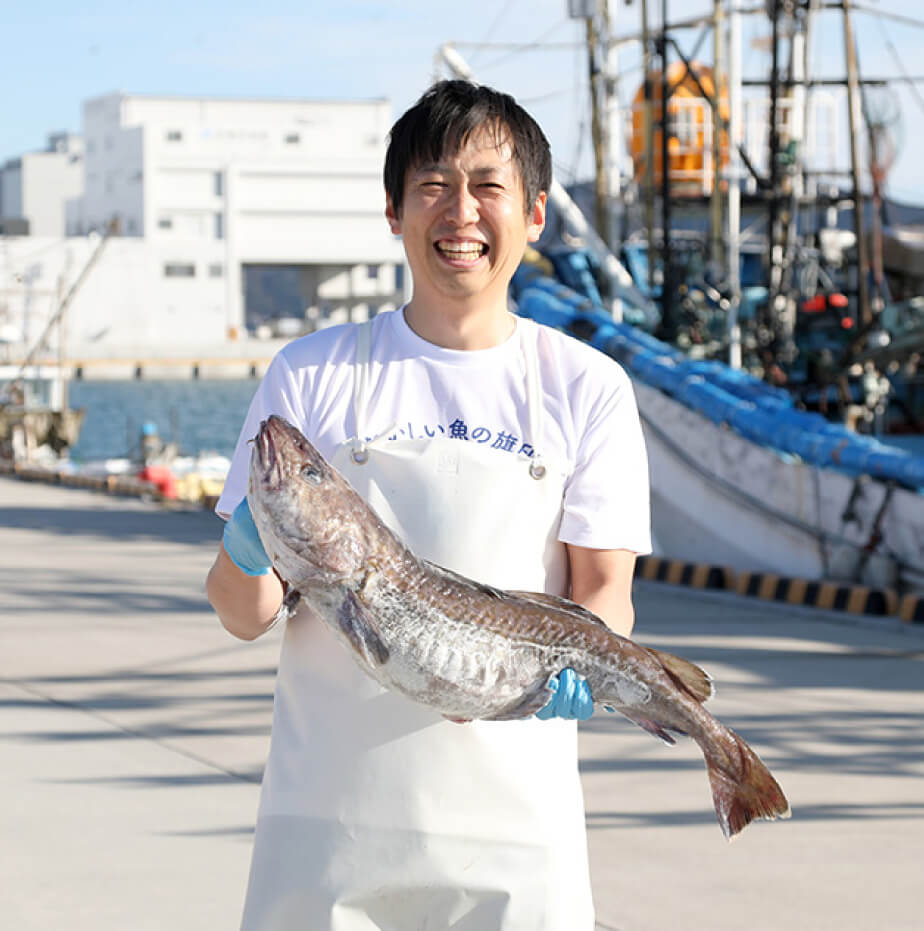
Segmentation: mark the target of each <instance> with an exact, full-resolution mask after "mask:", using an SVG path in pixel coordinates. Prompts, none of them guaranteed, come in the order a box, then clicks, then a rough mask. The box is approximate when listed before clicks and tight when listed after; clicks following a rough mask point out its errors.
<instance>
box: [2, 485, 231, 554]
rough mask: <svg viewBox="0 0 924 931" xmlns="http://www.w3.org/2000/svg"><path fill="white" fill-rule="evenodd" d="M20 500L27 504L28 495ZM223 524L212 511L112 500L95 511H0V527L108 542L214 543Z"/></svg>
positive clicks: (51, 508)
mask: <svg viewBox="0 0 924 931" xmlns="http://www.w3.org/2000/svg"><path fill="white" fill-rule="evenodd" d="M23 497H24V498H25V499H26V500H28V492H27V491H24V494H23ZM223 526H224V522H223V521H222V520H221V518H220V517H217V516H216V515H215V514H213V513H212V512H211V511H205V510H201V511H200V510H189V511H185V510H184V511H169V510H165V509H161V508H156V507H139V506H138V505H137V504H136V503H134V502H129V501H126V502H125V506H124V507H119V506H118V504H117V503H116V502H114V501H113V500H112V499H108V498H107V499H105V506H101V507H100V508H99V509H97V508H86V507H84V508H70V507H68V508H60V509H58V508H53V507H29V506H28V505H24V506H17V507H2V508H0V527H5V528H10V529H13V530H37V531H43V532H51V533H58V534H79V535H82V536H99V537H105V538H106V539H110V540H144V539H153V540H169V541H171V542H173V543H191V544H199V543H214V544H215V546H216V548H217V546H218V541H219V540H220V539H221V529H222V527H223Z"/></svg>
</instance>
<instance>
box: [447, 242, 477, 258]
mask: <svg viewBox="0 0 924 931" xmlns="http://www.w3.org/2000/svg"><path fill="white" fill-rule="evenodd" d="M436 248H437V249H439V250H440V252H442V253H444V254H446V255H451V256H453V257H454V258H463V259H474V258H478V256H480V255H483V254H484V253H485V250H486V246H485V245H484V243H480V242H438V243H437V244H436Z"/></svg>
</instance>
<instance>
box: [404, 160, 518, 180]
mask: <svg viewBox="0 0 924 931" xmlns="http://www.w3.org/2000/svg"><path fill="white" fill-rule="evenodd" d="M455 171H456V169H455V168H453V167H452V166H451V165H440V164H437V163H435V162H434V163H432V164H428V165H419V166H418V167H417V168H415V169H413V172H412V173H413V174H414V175H426V174H432V173H443V174H446V173H454V172H455ZM503 173H504V166H503V165H485V166H483V167H480V168H479V167H475V168H473V169H472V170H471V171H470V172H469V174H470V175H478V176H479V177H483V176H485V175H499V174H503Z"/></svg>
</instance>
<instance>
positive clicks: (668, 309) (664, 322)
mask: <svg viewBox="0 0 924 931" xmlns="http://www.w3.org/2000/svg"><path fill="white" fill-rule="evenodd" d="M658 52H659V54H660V56H661V231H662V232H661V266H662V276H661V330H662V333H663V335H664V337H665V338H667V339H668V340H671V339H673V338H674V336H675V335H676V333H675V321H674V309H673V298H674V275H673V259H672V256H671V245H670V235H671V173H670V131H671V121H670V110H669V108H668V103H669V101H670V96H671V87H670V82H669V81H668V78H667V66H668V54H667V0H661V34H660V36H659V37H658Z"/></svg>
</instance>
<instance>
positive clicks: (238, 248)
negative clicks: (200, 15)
mask: <svg viewBox="0 0 924 931" xmlns="http://www.w3.org/2000/svg"><path fill="white" fill-rule="evenodd" d="M390 126H391V107H390V104H389V103H388V101H386V100H369V101H318V100H256V99H253V100H250V99H221V98H181V97H156V96H138V95H125V94H120V93H114V94H108V95H105V96H102V97H97V98H94V99H91V100H88V101H86V102H85V103H84V106H83V127H82V128H83V137H82V138H83V169H84V172H83V187H82V193H81V194H80V196H77V197H74V196H73V192H72V191H70V190H65V189H64V188H63V187H58V188H55V187H54V186H51V187H50V188H46V191H45V196H46V199H47V200H50V201H56V202H57V203H58V204H59V206H60V205H62V204H64V205H66V216H67V221H66V233H67V237H68V238H67V239H62V240H61V241H60V242H59V243H57V244H56V243H55V242H54V241H52V240H45V239H43V240H39V239H36V238H33V237H31V236H25V237H22V236H4V237H0V277H2V278H3V279H4V282H5V283H4V284H3V286H2V289H0V290H2V297H0V324H2V327H3V329H4V332H5V333H7V334H9V333H11V332H13V331H15V330H16V329H17V327H18V326H19V323H20V318H21V320H22V325H21V330H22V339H23V341H24V342H28V340H29V339H30V338H33V337H34V336H35V333H36V332H38V331H40V330H41V325H40V319H39V318H40V317H42V316H44V314H42V313H39V312H38V311H39V307H40V306H43V307H44V306H47V307H48V308H49V312H50V308H51V307H52V306H54V303H55V301H54V298H53V295H54V294H58V295H60V294H62V293H66V291H67V289H68V287H69V286H70V285H71V284H72V283H73V281H74V280H76V278H77V276H78V274H79V273H80V270H81V267H82V264H83V262H84V261H85V259H86V258H87V257H88V256H89V255H90V254H91V253H92V242H93V236H94V235H95V234H104V233H105V231H106V230H107V229H110V230H111V231H112V233H111V235H110V237H109V239H108V240H107V243H106V247H105V249H104V250H103V252H102V253H101V255H100V258H99V261H98V262H97V263H96V264H95V266H94V267H93V269H92V270H91V271H90V272H89V273H88V274H87V276H86V278H85V281H84V282H83V283H82V284H81V286H80V288H79V290H78V292H77V293H76V294H75V296H74V299H73V303H72V304H71V305H70V307H69V308H68V311H67V323H66V332H67V344H68V355H69V356H70V357H71V358H73V359H75V360H77V359H79V358H83V357H86V358H91V357H94V356H96V357H102V356H105V355H108V356H110V357H122V356H127V355H134V356H139V358H140V357H141V355H140V354H142V353H144V352H147V355H148V356H149V357H152V358H156V357H158V356H160V357H163V356H164V355H167V354H170V353H172V354H173V355H174V356H176V357H179V356H183V355H187V356H188V355H190V354H199V355H202V354H203V353H204V352H206V350H207V349H208V347H212V348H216V349H217V348H219V347H221V346H222V345H224V347H225V349H227V348H228V344H229V343H230V344H234V343H242V342H244V341H245V340H246V339H247V337H248V335H250V336H252V335H253V334H254V332H256V333H257V334H258V335H266V334H267V333H268V332H271V331H272V332H274V333H276V334H279V332H280V330H282V332H283V333H284V334H286V335H291V334H293V333H294V332H296V331H297V330H298V329H299V328H302V329H311V328H313V327H316V326H323V325H326V324H329V323H335V322H340V321H345V320H361V319H365V318H366V317H367V316H369V315H371V314H374V313H375V312H377V311H379V310H382V309H387V308H391V307H394V306H395V305H396V304H397V303H399V302H400V300H401V299H402V296H403V291H404V264H403V263H404V255H403V250H402V248H401V244H400V242H399V241H398V240H397V239H396V238H395V237H393V236H392V234H391V233H390V231H389V229H388V225H387V223H386V221H385V218H384V209H385V196H384V192H383V187H382V164H383V160H384V154H385V143H386V137H387V133H388V130H389V128H390ZM30 240H31V242H30ZM36 255H38V256H39V257H40V258H39V259H38V260H35V259H34V258H30V260H29V262H28V263H27V264H28V267H26V265H22V263H23V262H25V261H26V259H25V257H34V256H36ZM20 257H22V259H21V258H20ZM20 265H22V267H20ZM19 292H21V293H19ZM279 318H286V319H284V320H280V319H279ZM283 324H288V326H286V327H284V326H282V325H283ZM9 343H10V339H9V335H8V336H7V350H6V353H7V355H9V354H10V348H11V347H10V345H9ZM14 354H15V353H14ZM219 354H220V353H219Z"/></svg>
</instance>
